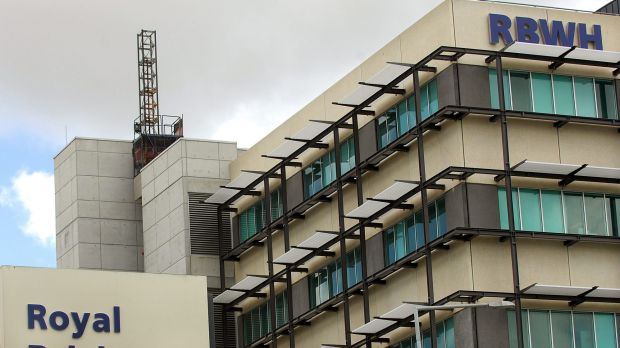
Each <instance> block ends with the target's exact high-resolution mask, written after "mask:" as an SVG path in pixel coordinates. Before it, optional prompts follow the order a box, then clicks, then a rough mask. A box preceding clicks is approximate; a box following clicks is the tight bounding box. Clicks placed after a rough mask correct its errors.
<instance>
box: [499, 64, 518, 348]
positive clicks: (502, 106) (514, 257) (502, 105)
mask: <svg viewBox="0 0 620 348" xmlns="http://www.w3.org/2000/svg"><path fill="white" fill-rule="evenodd" d="M495 71H496V75H497V91H498V94H499V110H500V115H499V116H500V121H501V122H500V126H501V132H502V154H503V158H504V175H505V177H504V187H505V188H506V207H507V209H508V228H509V231H510V257H511V261H512V282H513V285H514V293H515V319H516V322H517V347H518V348H523V323H522V321H521V285H520V282H519V256H518V254H517V234H516V230H515V222H514V207H513V206H512V177H511V173H510V151H509V148H508V121H507V118H506V100H505V99H506V98H505V96H504V70H503V66H502V57H501V56H500V55H497V57H496V58H495Z"/></svg>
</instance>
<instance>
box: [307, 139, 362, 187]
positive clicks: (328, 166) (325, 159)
mask: <svg viewBox="0 0 620 348" xmlns="http://www.w3.org/2000/svg"><path fill="white" fill-rule="evenodd" d="M340 154H341V159H340V168H341V172H342V173H343V174H344V173H346V172H348V171H349V170H351V169H353V168H354V167H355V143H354V142H353V137H350V138H349V139H347V140H345V141H344V142H342V143H341V144H340ZM335 180H336V152H335V151H334V150H331V151H329V152H328V153H327V154H325V155H323V156H322V157H321V158H319V159H318V160H316V161H314V162H313V163H312V164H310V165H309V166H307V167H306V168H304V169H303V182H304V198H305V199H308V198H310V197H312V196H314V195H315V194H316V193H317V192H319V191H321V190H322V189H323V188H324V187H326V186H328V185H329V184H331V183H332V182H334V181H335Z"/></svg>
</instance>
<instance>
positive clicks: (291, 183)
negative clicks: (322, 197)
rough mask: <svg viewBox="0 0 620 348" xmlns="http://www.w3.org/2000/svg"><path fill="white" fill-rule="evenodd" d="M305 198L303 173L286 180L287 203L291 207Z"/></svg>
mask: <svg viewBox="0 0 620 348" xmlns="http://www.w3.org/2000/svg"><path fill="white" fill-rule="evenodd" d="M303 200H304V182H303V173H302V172H301V171H300V172H299V173H297V174H295V175H293V176H291V177H290V178H288V180H286V203H287V205H288V208H289V209H292V208H295V207H296V206H297V205H298V204H300V203H301V202H303Z"/></svg>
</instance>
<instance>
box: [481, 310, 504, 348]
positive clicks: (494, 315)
mask: <svg viewBox="0 0 620 348" xmlns="http://www.w3.org/2000/svg"><path fill="white" fill-rule="evenodd" d="M476 331H477V334H478V335H477V336H478V348H509V347H510V341H509V338H508V315H507V314H506V310H504V309H496V308H489V307H480V308H476Z"/></svg>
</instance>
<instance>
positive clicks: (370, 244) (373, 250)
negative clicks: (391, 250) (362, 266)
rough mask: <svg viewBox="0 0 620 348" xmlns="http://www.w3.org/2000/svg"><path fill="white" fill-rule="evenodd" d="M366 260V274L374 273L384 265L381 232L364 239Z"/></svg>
mask: <svg viewBox="0 0 620 348" xmlns="http://www.w3.org/2000/svg"><path fill="white" fill-rule="evenodd" d="M366 262H367V263H366V264H367V265H368V275H371V274H374V273H375V272H377V271H379V270H381V269H383V267H384V266H385V258H384V256H383V233H378V234H376V235H374V236H373V237H372V238H369V239H368V240H366Z"/></svg>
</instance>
